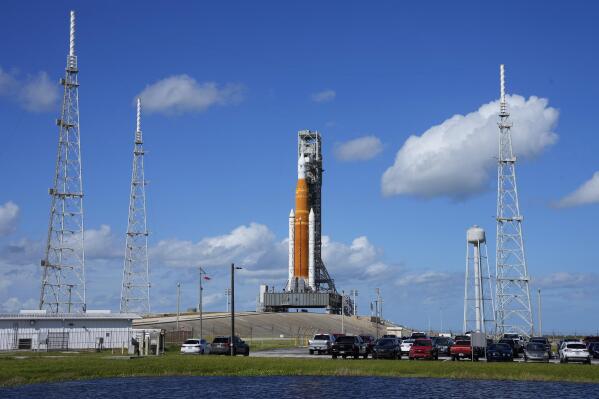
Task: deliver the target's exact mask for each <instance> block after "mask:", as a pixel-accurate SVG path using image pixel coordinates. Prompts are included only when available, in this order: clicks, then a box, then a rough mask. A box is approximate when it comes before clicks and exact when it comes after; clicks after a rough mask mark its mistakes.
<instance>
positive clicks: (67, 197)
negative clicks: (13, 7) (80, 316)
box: [40, 11, 86, 313]
mask: <svg viewBox="0 0 599 399" xmlns="http://www.w3.org/2000/svg"><path fill="white" fill-rule="evenodd" d="M78 72H79V70H78V69H77V56H76V55H75V12H74V11H71V29H70V48H69V55H68V56H67V66H66V73H65V77H64V79H61V81H60V83H61V84H62V85H63V86H64V97H63V100H62V110H61V114H60V119H58V120H57V121H56V123H57V125H58V131H59V136H58V154H57V158H56V171H55V175H54V186H53V188H51V189H50V190H49V191H50V196H51V198H52V202H51V207H50V223H49V227H48V236H47V243H46V248H45V256H44V259H43V260H42V262H41V266H42V268H43V272H42V286H41V294H40V309H46V310H48V311H50V312H53V313H59V312H61V313H63V312H69V313H70V312H81V311H85V307H86V302H85V255H84V233H83V231H84V230H83V185H82V180H81V142H80V133H79V82H78V78H77V76H78Z"/></svg>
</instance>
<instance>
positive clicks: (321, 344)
mask: <svg viewBox="0 0 599 399" xmlns="http://www.w3.org/2000/svg"><path fill="white" fill-rule="evenodd" d="M334 342H335V336H333V335H331V334H316V335H315V336H314V338H312V339H311V340H308V351H309V352H310V354H311V355H313V354H314V352H316V353H317V354H319V355H320V354H321V353H326V354H330V353H331V346H332V345H333V343H334Z"/></svg>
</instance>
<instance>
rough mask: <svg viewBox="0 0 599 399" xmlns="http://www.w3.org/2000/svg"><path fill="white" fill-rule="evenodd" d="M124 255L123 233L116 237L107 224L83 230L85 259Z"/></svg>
mask: <svg viewBox="0 0 599 399" xmlns="http://www.w3.org/2000/svg"><path fill="white" fill-rule="evenodd" d="M124 256H125V234H123V238H122V240H119V239H117V238H116V237H115V236H114V234H113V233H112V229H111V228H110V226H108V225H105V224H103V225H101V226H100V228H99V229H97V230H96V229H87V230H85V257H86V258H87V259H110V258H121V257H124Z"/></svg>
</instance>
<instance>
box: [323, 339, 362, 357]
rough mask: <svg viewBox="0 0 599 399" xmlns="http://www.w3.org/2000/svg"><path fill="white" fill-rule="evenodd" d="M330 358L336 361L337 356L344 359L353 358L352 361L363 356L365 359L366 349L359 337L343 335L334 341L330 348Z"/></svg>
mask: <svg viewBox="0 0 599 399" xmlns="http://www.w3.org/2000/svg"><path fill="white" fill-rule="evenodd" d="M331 356H332V357H333V359H337V357H338V356H341V357H342V358H344V359H345V358H346V357H348V356H353V358H354V359H358V358H359V357H360V356H363V357H364V359H366V358H368V349H367V345H366V344H365V343H364V341H362V338H360V336H359V335H357V336H353V335H345V336H343V337H339V338H337V339H336V340H335V342H334V343H333V345H332V346H331Z"/></svg>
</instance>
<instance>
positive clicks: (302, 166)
mask: <svg viewBox="0 0 599 399" xmlns="http://www.w3.org/2000/svg"><path fill="white" fill-rule="evenodd" d="M297 178H298V179H305V178H306V159H305V157H304V153H301V154H300V156H299V158H298V160H297Z"/></svg>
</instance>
